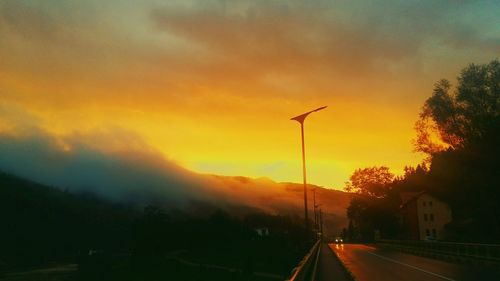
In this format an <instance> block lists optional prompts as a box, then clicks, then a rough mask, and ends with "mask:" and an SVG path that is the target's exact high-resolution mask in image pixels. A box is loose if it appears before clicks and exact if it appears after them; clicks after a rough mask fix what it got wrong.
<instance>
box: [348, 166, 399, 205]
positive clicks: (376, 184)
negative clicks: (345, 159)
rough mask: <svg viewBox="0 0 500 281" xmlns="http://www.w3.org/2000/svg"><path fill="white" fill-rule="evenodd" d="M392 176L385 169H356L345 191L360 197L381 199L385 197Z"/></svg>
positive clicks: (387, 169)
mask: <svg viewBox="0 0 500 281" xmlns="http://www.w3.org/2000/svg"><path fill="white" fill-rule="evenodd" d="M393 179H394V174H392V173H391V172H390V171H389V168H387V167H369V168H364V169H357V170H355V171H354V173H353V174H352V175H351V177H350V178H349V182H347V183H346V186H345V190H346V191H348V192H355V193H358V194H361V195H367V196H370V197H377V198H381V197H384V196H386V195H387V191H388V190H387V189H388V188H389V184H390V183H391V182H392V181H393Z"/></svg>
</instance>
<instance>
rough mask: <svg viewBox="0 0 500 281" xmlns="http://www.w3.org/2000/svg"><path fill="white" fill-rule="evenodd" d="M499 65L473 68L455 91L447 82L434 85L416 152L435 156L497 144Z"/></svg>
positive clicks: (424, 110)
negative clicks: (472, 147)
mask: <svg viewBox="0 0 500 281" xmlns="http://www.w3.org/2000/svg"><path fill="white" fill-rule="evenodd" d="M499 106H500V62H499V61H498V60H493V61H492V62H490V63H488V64H484V65H476V64H471V65H469V66H468V67H466V68H465V69H463V70H462V72H461V73H460V75H459V77H458V84H457V86H456V88H455V89H454V91H452V85H451V84H450V82H449V81H448V80H445V79H442V80H440V81H438V82H437V83H436V84H435V85H434V90H433V94H432V96H431V97H430V98H429V99H427V101H426V102H425V104H424V106H423V108H422V111H421V113H420V119H419V120H418V121H417V123H416V125H415V129H416V131H417V139H416V141H415V148H416V150H417V151H420V152H424V153H427V154H435V153H437V152H439V151H442V150H444V149H446V148H451V149H458V148H464V147H469V146H471V145H477V144H478V143H482V142H489V143H494V142H497V141H498V139H499V129H500V107H499Z"/></svg>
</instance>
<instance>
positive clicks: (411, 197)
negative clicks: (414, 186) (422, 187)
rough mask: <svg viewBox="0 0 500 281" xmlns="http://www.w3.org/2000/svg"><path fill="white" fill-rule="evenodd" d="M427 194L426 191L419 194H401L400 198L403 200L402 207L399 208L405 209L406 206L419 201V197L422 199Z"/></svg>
mask: <svg viewBox="0 0 500 281" xmlns="http://www.w3.org/2000/svg"><path fill="white" fill-rule="evenodd" d="M424 193H426V191H419V192H401V193H400V194H399V197H400V198H401V205H400V206H399V207H400V208H403V207H404V206H406V205H407V204H408V203H410V202H412V201H414V200H417V198H418V197H420V196H421V195H422V194H424Z"/></svg>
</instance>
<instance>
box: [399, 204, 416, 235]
mask: <svg viewBox="0 0 500 281" xmlns="http://www.w3.org/2000/svg"><path fill="white" fill-rule="evenodd" d="M402 211H403V220H404V221H403V225H404V226H405V228H406V229H405V230H406V235H405V236H406V239H411V240H418V239H420V230H419V227H418V212H417V202H416V201H412V202H409V203H408V204H406V205H405V206H404V207H403V210H402Z"/></svg>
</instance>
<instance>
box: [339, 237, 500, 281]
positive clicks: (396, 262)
mask: <svg viewBox="0 0 500 281" xmlns="http://www.w3.org/2000/svg"><path fill="white" fill-rule="evenodd" d="M329 247H330V248H331V249H332V250H333V251H335V252H336V253H337V255H338V257H339V258H340V259H341V260H342V262H343V263H344V264H345V266H346V267H347V268H348V269H349V270H350V271H351V272H352V273H353V275H354V276H355V277H356V280H357V281H398V280H404V281H424V280H425V281H435V280H436V281H438V280H439V281H442V280H448V281H458V280H460V281H462V280H466V281H468V280H471V281H483V280H500V269H498V268H493V267H473V266H469V265H459V264H453V263H448V262H444V261H440V260H434V259H430V258H424V257H419V256H414V255H409V254H404V253H400V252H395V251H390V250H384V249H379V248H376V247H373V246H368V245H361V244H344V245H335V244H330V245H329Z"/></svg>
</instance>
